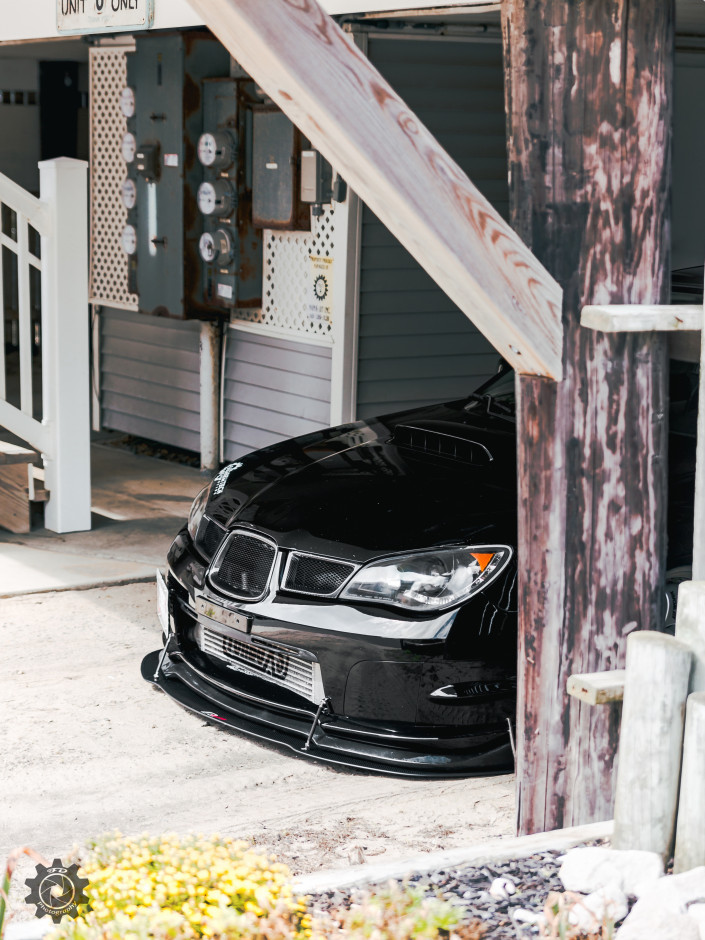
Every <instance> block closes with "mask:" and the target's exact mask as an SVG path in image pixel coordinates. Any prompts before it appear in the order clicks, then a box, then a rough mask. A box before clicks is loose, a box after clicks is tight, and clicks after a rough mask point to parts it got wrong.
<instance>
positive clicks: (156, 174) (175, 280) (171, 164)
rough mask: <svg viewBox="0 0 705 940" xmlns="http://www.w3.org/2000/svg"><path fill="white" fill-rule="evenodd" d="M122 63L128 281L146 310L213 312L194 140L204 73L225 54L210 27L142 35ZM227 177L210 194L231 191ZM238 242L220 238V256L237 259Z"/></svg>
mask: <svg viewBox="0 0 705 940" xmlns="http://www.w3.org/2000/svg"><path fill="white" fill-rule="evenodd" d="M127 63H128V65H127V87H126V88H125V89H124V90H123V92H122V94H121V97H120V107H121V109H122V112H123V114H124V115H125V117H126V118H127V134H126V135H125V137H124V139H123V141H122V157H123V160H124V161H125V164H126V171H127V177H126V179H125V182H124V183H123V188H122V198H123V201H124V203H125V205H126V207H127V209H128V219H127V226H126V227H125V230H124V232H123V238H122V247H123V250H124V251H125V252H126V254H127V255H128V257H129V263H128V271H129V274H128V279H129V289H130V290H131V291H133V292H135V293H137V294H138V296H139V306H140V310H141V311H142V312H143V313H148V314H153V315H156V316H170V317H179V318H194V317H195V318H210V317H212V316H213V315H214V313H217V312H218V310H217V308H216V309H214V307H213V304H212V302H210V301H209V299H208V297H207V296H206V292H205V290H204V275H203V264H202V261H201V255H200V253H199V241H200V239H201V236H202V235H203V227H202V216H201V214H200V213H199V211H198V193H199V187H200V186H201V184H202V182H203V166H202V164H201V162H200V161H199V159H198V154H197V147H198V142H199V139H200V138H201V135H202V133H203V123H204V113H203V111H204V103H205V99H206V97H207V96H206V95H205V94H204V89H205V88H206V87H208V84H207V80H208V79H210V78H215V77H223V76H228V75H229V74H230V55H229V53H228V52H227V50H226V49H225V48H224V47H223V46H222V45H221V44H220V43H219V42H218V41H217V40H216V39H214V38H213V37H212V36H211V35H210V34H209V33H207V32H204V31H189V32H180V33H167V34H158V35H157V34H155V35H149V36H138V37H137V39H136V49H135V52H133V53H130V54H128V56H127ZM236 130H237V129H236V128H235V131H236ZM233 146H234V147H235V148H236V147H237V140H236V135H235V137H234V142H233ZM216 159H219V158H217V157H216ZM228 186H229V183H228V181H227V180H226V179H223V180H222V183H218V195H217V196H215V197H214V198H215V200H216V201H217V200H221V202H222V200H227V199H228V198H229V194H230V190H229V189H228ZM218 204H219V205H220V204H221V203H218ZM234 242H235V240H234V239H233V244H232V245H231V246H230V248H229V247H228V246H227V245H226V244H225V243H224V242H223V243H221V242H220V241H219V242H218V244H219V245H220V248H219V252H218V258H222V259H224V258H225V256H226V255H227V256H228V257H230V255H231V254H232V258H236V257H237V254H236V252H237V249H236V245H235V244H234ZM231 249H232V251H231ZM226 267H227V268H231V267H232V260H230V261H229V262H228V264H227V265H225V264H223V265H222V268H223V269H225V268H226Z"/></svg>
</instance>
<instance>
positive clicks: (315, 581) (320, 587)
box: [284, 554, 355, 596]
mask: <svg viewBox="0 0 705 940" xmlns="http://www.w3.org/2000/svg"><path fill="white" fill-rule="evenodd" d="M354 570H355V565H350V564H347V563H346V562H344V561H331V560H330V559H328V558H318V557H316V556H315V555H299V554H294V555H292V556H291V561H290V562H289V568H288V570H287V573H286V581H285V582H284V587H285V588H286V590H287V591H299V592H301V593H302V594H320V595H323V596H325V595H331V594H335V592H336V591H337V590H338V589H339V588H340V587H341V586H342V585H343V584H344V583H345V581H346V580H347V579H348V578H349V577H350V575H351V574H352V573H353V571H354Z"/></svg>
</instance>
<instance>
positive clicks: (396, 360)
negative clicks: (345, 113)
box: [357, 36, 509, 417]
mask: <svg viewBox="0 0 705 940" xmlns="http://www.w3.org/2000/svg"><path fill="white" fill-rule="evenodd" d="M368 55H369V57H370V59H371V61H372V62H373V64H374V65H375V66H376V67H377V68H378V69H379V70H380V72H381V73H382V74H383V75H384V77H385V78H386V79H387V80H388V81H389V82H390V84H391V85H392V86H393V87H394V88H395V89H396V90H397V92H398V93H399V94H400V95H401V97H402V98H403V99H404V100H405V101H406V102H407V104H408V105H409V107H411V108H412V109H413V111H415V112H416V114H418V116H419V117H420V118H421V120H422V121H423V122H424V123H425V124H426V126H427V127H428V128H429V129H430V130H431V132H432V133H433V134H434V135H435V136H436V137H437V138H438V140H439V141H440V142H441V144H442V145H443V146H444V147H445V148H446V150H447V151H448V152H449V153H450V155H451V156H452V157H453V158H454V159H455V160H456V161H457V162H458V163H459V164H460V166H461V167H462V168H463V169H464V170H465V172H466V173H467V174H468V176H469V177H470V179H471V180H472V181H473V183H475V185H476V186H477V187H478V188H479V189H480V191H481V192H482V193H483V194H484V195H485V196H486V197H487V198H488V199H489V200H490V202H491V203H492V204H493V205H494V206H495V208H496V209H497V210H498V211H499V212H500V213H501V214H502V215H503V216H504V217H505V218H506V217H507V214H508V202H509V193H508V185H507V152H506V139H505V119H504V97H503V94H504V93H503V73H502V48H501V45H500V44H499V43H498V42H497V43H495V42H487V41H483V42H477V41H474V42H473V41H468V42H465V41H462V42H460V41H456V40H452V41H450V40H443V39H438V40H436V39H422V40H414V39H394V38H388V39H385V38H378V37H376V36H370V38H369V43H368ZM423 197H424V194H423V193H419V199H423ZM360 266H361V271H360V326H359V356H358V407H357V414H358V417H366V416H369V415H374V414H381V413H383V412H385V411H394V410H399V409H403V408H412V407H414V406H416V405H421V404H426V403H430V402H436V401H444V400H448V399H452V398H461V397H462V396H464V395H466V394H467V393H468V392H470V391H472V389H473V388H474V387H475V386H476V385H478V384H479V383H480V382H481V381H483V380H484V379H485V378H488V377H489V376H490V375H492V373H493V372H495V371H496V368H497V362H498V355H497V353H496V351H495V350H494V349H493V348H492V346H490V344H489V343H488V342H487V340H486V339H485V338H484V337H483V336H482V335H481V334H480V333H479V332H478V331H477V330H476V329H475V327H474V326H473V325H472V324H471V323H470V321H469V320H468V319H467V317H466V316H464V314H462V313H461V312H460V310H459V309H458V308H457V307H456V306H455V304H453V303H452V301H451V300H450V299H449V298H448V297H447V296H446V294H444V293H443V291H441V290H440V289H439V288H438V287H437V286H436V284H435V282H434V281H433V280H432V279H431V278H430V277H429V276H428V275H427V274H426V273H425V271H423V269H422V268H421V267H420V266H419V265H418V264H417V262H416V261H414V259H413V258H412V257H411V255H410V254H409V253H408V252H407V251H406V250H405V249H404V248H402V246H401V245H400V244H399V242H398V241H397V240H396V239H395V238H394V237H393V236H392V235H391V233H390V232H389V231H388V230H387V229H386V228H385V227H384V226H383V225H382V224H381V223H380V222H379V220H378V219H377V217H376V216H375V215H373V213H372V212H370V211H369V209H367V208H365V210H364V212H363V222H362V242H361V259H360Z"/></svg>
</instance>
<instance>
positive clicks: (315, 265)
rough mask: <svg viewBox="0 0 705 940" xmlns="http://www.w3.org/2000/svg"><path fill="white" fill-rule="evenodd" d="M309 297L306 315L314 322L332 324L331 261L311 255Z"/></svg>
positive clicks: (330, 259)
mask: <svg viewBox="0 0 705 940" xmlns="http://www.w3.org/2000/svg"><path fill="white" fill-rule="evenodd" d="M309 262H310V285H311V286H310V295H309V300H308V303H307V304H306V315H307V316H308V318H309V320H313V321H314V322H318V321H321V320H323V321H325V322H326V323H332V322H333V259H332V258H325V257H323V256H319V255H311V256H310V258H309Z"/></svg>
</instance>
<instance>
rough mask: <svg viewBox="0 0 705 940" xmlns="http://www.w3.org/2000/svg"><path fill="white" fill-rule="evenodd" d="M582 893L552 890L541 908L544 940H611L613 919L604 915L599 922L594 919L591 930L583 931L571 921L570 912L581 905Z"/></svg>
mask: <svg viewBox="0 0 705 940" xmlns="http://www.w3.org/2000/svg"><path fill="white" fill-rule="evenodd" d="M583 900H584V898H583V895H582V894H576V893H575V892H573V891H564V892H561V891H552V892H551V893H550V894H549V895H548V898H547V899H546V904H545V906H544V909H543V916H544V920H545V923H544V927H543V933H542V937H544V938H545V940H613V937H614V921H613V920H612V919H611V918H610V917H607V916H605V918H604V919H603V920H602V922H601V923H598V922H597V920H595V926H594V929H593V930H590V931H587V932H586V931H585V930H583V929H581V928H580V927H577V926H576V925H575V924H572V923H571V920H570V914H571V911H573V910H574V909H575V908H576V907H578V906H581V905H582V902H583Z"/></svg>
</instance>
